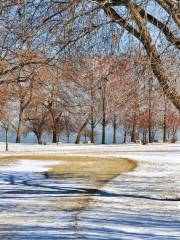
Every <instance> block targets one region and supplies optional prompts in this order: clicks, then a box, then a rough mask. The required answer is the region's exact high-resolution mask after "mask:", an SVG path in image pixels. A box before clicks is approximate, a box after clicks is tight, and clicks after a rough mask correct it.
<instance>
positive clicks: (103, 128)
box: [102, 97, 106, 144]
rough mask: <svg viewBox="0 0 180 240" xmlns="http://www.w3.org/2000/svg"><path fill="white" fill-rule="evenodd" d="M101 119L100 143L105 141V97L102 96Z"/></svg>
mask: <svg viewBox="0 0 180 240" xmlns="http://www.w3.org/2000/svg"><path fill="white" fill-rule="evenodd" d="M102 111H103V119H102V144H105V142H106V110H105V97H103V108H102Z"/></svg>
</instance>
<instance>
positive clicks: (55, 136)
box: [52, 127, 57, 143]
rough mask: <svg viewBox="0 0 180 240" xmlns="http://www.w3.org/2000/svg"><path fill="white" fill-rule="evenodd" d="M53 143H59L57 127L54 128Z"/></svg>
mask: <svg viewBox="0 0 180 240" xmlns="http://www.w3.org/2000/svg"><path fill="white" fill-rule="evenodd" d="M52 142H53V143H57V131H56V127H54V128H53V139H52Z"/></svg>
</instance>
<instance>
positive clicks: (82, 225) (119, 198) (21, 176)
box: [0, 144, 180, 240]
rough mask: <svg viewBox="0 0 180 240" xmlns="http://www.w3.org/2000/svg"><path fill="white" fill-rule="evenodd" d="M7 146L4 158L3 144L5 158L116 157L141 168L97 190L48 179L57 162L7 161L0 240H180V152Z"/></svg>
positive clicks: (171, 147)
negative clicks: (130, 161)
mask: <svg viewBox="0 0 180 240" xmlns="http://www.w3.org/2000/svg"><path fill="white" fill-rule="evenodd" d="M9 147H10V148H9V149H10V152H9V153H5V152H4V144H0V156H1V157H3V156H8V155H9V156H14V155H16V156H17V155H28V154H29V155H32V154H34V155H36V156H37V155H42V153H43V155H49V156H51V155H64V156H66V155H73V156H74V155H84V156H101V157H102V156H105V157H108V156H114V157H125V158H130V159H133V160H137V162H138V166H137V167H136V168H135V169H134V171H132V172H126V173H123V174H121V175H119V176H117V177H116V178H114V179H113V180H111V181H110V182H108V183H106V184H105V185H103V187H102V188H101V189H93V188H92V185H91V183H90V182H89V181H86V180H84V179H81V178H70V177H69V178H68V177H67V176H64V177H62V178H60V179H59V178H58V179H56V178H49V177H47V176H46V175H44V171H47V170H48V168H49V166H52V165H55V164H56V161H34V160H25V159H24V160H23V159H21V160H19V161H7V164H6V163H4V162H3V164H1V166H0V239H3V240H6V239H8V240H21V239H24V240H29V239H42V240H45V239H48V240H51V239H52V240H53V239H90V240H93V239H101V240H103V239H129V240H130V239H133V240H134V239H137V240H141V239H142V240H143V239H169V240H170V239H180V227H179V226H180V145H178V144H154V145H145V146H143V145H105V146H101V145H79V146H77V145H76V146H75V145H61V144H60V145H58V146H57V145H46V146H38V145H30V144H19V145H17V144H10V146H9ZM62 164H63V162H62ZM90 185H91V186H90Z"/></svg>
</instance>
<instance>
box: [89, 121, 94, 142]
mask: <svg viewBox="0 0 180 240" xmlns="http://www.w3.org/2000/svg"><path fill="white" fill-rule="evenodd" d="M90 140H91V143H94V119H93V118H92V119H91V138H90Z"/></svg>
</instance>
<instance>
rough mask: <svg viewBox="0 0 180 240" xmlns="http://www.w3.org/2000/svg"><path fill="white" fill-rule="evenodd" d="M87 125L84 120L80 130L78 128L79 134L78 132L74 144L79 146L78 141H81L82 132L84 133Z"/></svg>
mask: <svg viewBox="0 0 180 240" xmlns="http://www.w3.org/2000/svg"><path fill="white" fill-rule="evenodd" d="M87 123H88V121H87V120H86V121H85V122H84V124H83V125H82V126H81V128H80V130H79V132H78V135H77V138H76V142H75V143H76V144H79V143H80V141H81V135H82V133H83V131H84V128H85V127H86V125H87Z"/></svg>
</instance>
